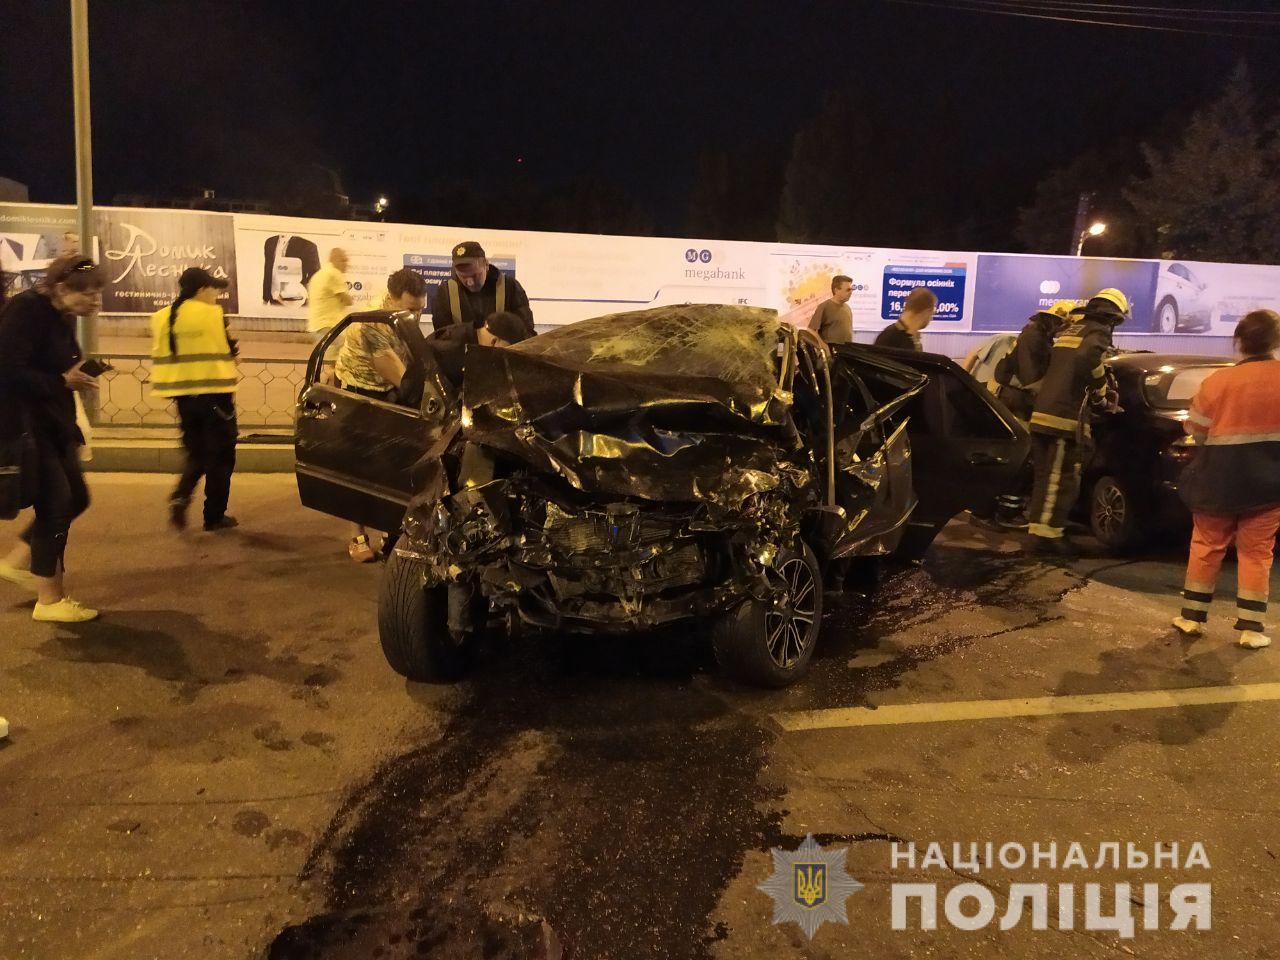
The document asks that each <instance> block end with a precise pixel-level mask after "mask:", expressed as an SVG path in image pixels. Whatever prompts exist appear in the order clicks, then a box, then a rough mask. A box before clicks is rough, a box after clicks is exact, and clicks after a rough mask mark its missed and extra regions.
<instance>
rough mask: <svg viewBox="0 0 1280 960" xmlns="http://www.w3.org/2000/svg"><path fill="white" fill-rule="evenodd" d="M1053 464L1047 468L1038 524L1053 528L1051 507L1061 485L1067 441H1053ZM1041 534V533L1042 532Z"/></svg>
mask: <svg viewBox="0 0 1280 960" xmlns="http://www.w3.org/2000/svg"><path fill="white" fill-rule="evenodd" d="M1053 447H1054V450H1053V466H1052V467H1050V468H1049V482H1048V484H1047V485H1046V486H1045V491H1044V509H1043V510H1041V511H1040V520H1039V525H1040V526H1043V527H1048V528H1049V529H1050V530H1055V529H1057V528H1055V527H1054V526H1053V508H1054V506H1056V504H1057V500H1058V488H1059V487H1060V486H1061V485H1062V461H1063V460H1065V459H1066V456H1067V441H1065V440H1055V441H1054V442H1053ZM1042 536H1043V534H1042Z"/></svg>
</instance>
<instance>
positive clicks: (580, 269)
mask: <svg viewBox="0 0 1280 960" xmlns="http://www.w3.org/2000/svg"><path fill="white" fill-rule="evenodd" d="M94 216H95V221H94V222H95V225H96V230H97V233H98V239H97V246H96V248H95V250H96V254H97V256H98V259H99V261H100V262H101V263H102V264H103V267H104V270H105V271H106V273H107V277H108V281H109V283H108V287H107V290H106V291H105V293H104V297H103V313H105V314H113V313H114V314H139V313H149V312H151V311H152V310H155V309H156V308H157V307H159V306H163V305H164V304H166V303H169V302H170V301H171V300H172V298H173V296H174V295H175V294H176V290H177V277H178V275H179V274H180V273H181V272H182V270H184V269H185V268H186V267H188V266H201V267H204V268H205V269H208V270H210V271H211V272H212V273H213V274H214V275H215V276H220V277H225V278H226V279H227V280H228V281H230V287H229V289H228V290H227V292H226V294H225V296H224V301H223V303H224V306H225V307H226V309H227V312H228V313H229V314H233V315H239V316H242V317H253V318H265V319H268V320H270V319H276V320H279V321H280V326H279V327H276V329H297V330H302V329H303V328H304V327H303V324H304V321H305V318H306V314H307V283H308V281H309V280H310V279H311V277H312V276H313V275H314V274H315V272H316V271H317V270H318V269H319V268H320V266H321V265H322V264H323V263H324V261H325V260H326V259H327V258H328V255H329V251H330V250H331V249H332V248H334V247H342V248H343V249H344V250H345V251H346V252H347V256H348V263H349V265H348V268H347V271H346V275H347V282H348V285H349V287H350V291H351V295H352V299H353V300H354V301H355V306H356V308H357V309H369V308H371V307H375V306H377V305H378V304H379V303H380V302H381V298H382V295H383V292H384V291H385V290H386V281H387V276H388V275H389V274H390V273H391V272H392V271H394V270H397V269H400V268H402V267H406V266H407V267H410V268H411V269H414V270H417V271H419V272H420V273H422V274H423V275H424V276H425V277H426V278H427V281H428V285H429V286H430V287H431V288H432V290H431V292H432V293H434V287H435V286H436V285H438V284H439V282H440V281H441V280H442V279H444V278H446V277H447V276H448V274H449V271H450V269H451V265H452V262H451V258H450V253H451V251H452V250H453V248H454V247H456V246H457V245H458V244H459V243H461V242H462V241H465V240H475V241H478V242H479V243H480V244H481V245H482V246H483V247H484V248H485V250H486V251H487V253H488V256H489V259H490V262H492V263H495V264H496V265H497V266H498V267H499V268H500V269H501V270H503V271H504V272H506V273H507V274H508V275H509V276H515V277H518V279H519V281H520V283H521V285H522V286H523V287H524V289H525V291H526V292H527V293H528V295H529V300H530V304H531V306H532V309H533V313H534V319H535V322H536V323H537V324H538V325H539V326H543V327H546V326H555V325H559V324H564V323H572V322H574V321H576V320H582V319H585V318H587V317H594V316H600V315H602V314H608V313H617V312H623V311H628V310H639V309H643V308H645V307H650V306H661V305H666V304H674V303H729V304H745V305H751V306H765V307H772V308H775V309H777V310H778V311H779V314H780V315H781V316H782V318H783V319H784V320H786V321H788V322H791V323H795V324H801V325H807V324H808V323H809V321H810V319H811V318H812V317H813V314H814V311H815V310H816V309H817V307H818V305H819V304H821V303H822V302H823V301H824V300H826V299H827V298H828V297H829V296H830V295H831V279H832V277H834V276H837V275H843V276H847V277H850V278H851V280H852V284H853V294H852V297H851V298H850V301H849V306H850V309H851V311H852V313H853V326H854V329H855V330H858V331H862V332H864V333H868V332H875V331H879V330H881V329H883V328H884V327H885V326H886V325H887V324H888V323H891V322H893V320H894V319H896V318H897V316H898V314H899V312H900V310H901V304H902V302H903V301H904V300H905V299H906V297H907V295H908V294H909V293H910V292H911V290H912V289H914V288H916V287H925V288H926V289H929V290H932V291H933V292H934V293H935V294H936V295H937V297H938V307H937V310H936V312H935V314H934V323H933V325H932V326H931V327H930V330H929V332H930V333H931V334H937V333H948V334H949V333H959V334H967V333H969V332H971V331H972V332H985V331H1016V330H1019V329H1021V327H1022V326H1023V324H1024V323H1025V322H1026V319H1027V317H1029V316H1030V315H1031V314H1032V313H1034V312H1035V311H1036V310H1039V309H1043V308H1044V307H1047V306H1049V305H1050V304H1052V303H1053V302H1054V301H1055V300H1062V299H1072V300H1076V301H1078V302H1081V303H1083V302H1084V301H1085V300H1086V299H1087V298H1088V297H1090V296H1092V295H1093V294H1094V293H1096V292H1097V291H1098V290H1100V289H1102V288H1104V287H1117V288H1119V289H1120V290H1123V291H1124V293H1125V294H1126V295H1127V296H1128V298H1129V300H1130V301H1131V302H1132V304H1133V315H1132V317H1131V319H1130V320H1129V321H1128V322H1127V323H1125V325H1124V326H1123V328H1122V329H1121V331H1120V332H1121V333H1124V334H1140V335H1166V336H1168V335H1171V334H1172V335H1188V334H1190V335H1199V336H1211V337H1229V336H1230V335H1231V331H1232V329H1233V328H1234V326H1235V323H1236V322H1237V321H1238V320H1239V318H1240V317H1241V316H1242V315H1243V314H1244V313H1246V312H1248V311H1249V310H1250V309H1253V308H1255V307H1259V306H1268V307H1272V308H1274V307H1275V306H1276V305H1277V304H1280V267H1276V266H1266V265H1263V266H1249V265H1242V264H1229V263H1197V262H1190V261H1178V260H1164V261H1159V260H1111V259H1104V258H1097V257H1071V256H1038V255H1026V254H1005V253H975V252H969V251H945V250H904V249H884V248H873V247H839V246H830V245H819V244H792V243H755V242H747V241H727V240H693V239H683V238H670V237H624V236H597V235H591V234H571V233H537V232H532V231H519V230H477V229H471V228H465V227H442V226H415V225H412V224H395V223H367V222H359V221H348V220H313V219H304V218H298V217H278V216H272V215H264V214H227V213H209V212H202V211H192V210H138V209H124V208H113V207H102V208H99V209H97V210H95V211H94ZM77 245H78V238H77V236H76V226H75V210H74V208H73V207H70V206H55V205H49V204H0V270H3V271H4V275H5V283H6V286H7V288H8V289H9V290H10V291H18V290H23V289H26V288H28V287H30V286H32V285H34V284H35V283H38V282H39V280H40V278H41V277H42V276H43V271H44V268H45V267H46V266H47V264H48V263H49V261H50V260H51V259H52V258H54V257H56V256H58V255H60V254H61V253H63V252H66V251H67V250H71V249H74V248H75V247H76V246H77ZM428 303H430V300H428Z"/></svg>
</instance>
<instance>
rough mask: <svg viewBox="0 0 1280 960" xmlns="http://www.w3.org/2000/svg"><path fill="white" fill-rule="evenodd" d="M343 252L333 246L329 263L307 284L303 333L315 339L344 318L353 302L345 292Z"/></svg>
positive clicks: (345, 260)
mask: <svg viewBox="0 0 1280 960" xmlns="http://www.w3.org/2000/svg"><path fill="white" fill-rule="evenodd" d="M346 272H347V251H345V250H343V249H342V248H341V247H334V248H333V249H332V250H330V251H329V262H328V263H326V264H325V265H324V266H323V267H321V268H320V269H319V270H317V271H316V273H315V276H313V277H312V278H311V282H310V283H309V284H307V332H308V333H310V334H311V336H312V339H313V340H315V341H319V339H320V338H321V337H322V336H324V335H325V333H327V332H328V330H329V328H330V327H335V326H337V325H338V321H339V320H341V319H342V318H343V317H345V316H346V315H347V311H348V310H349V309H350V308H351V305H352V304H353V303H354V301H353V300H352V299H351V293H350V291H349V290H348V289H347V277H346Z"/></svg>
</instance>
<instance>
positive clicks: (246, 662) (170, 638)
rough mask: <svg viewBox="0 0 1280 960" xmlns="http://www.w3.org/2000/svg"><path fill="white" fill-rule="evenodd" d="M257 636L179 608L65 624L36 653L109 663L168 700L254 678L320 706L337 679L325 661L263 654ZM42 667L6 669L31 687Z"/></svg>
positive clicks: (263, 642)
mask: <svg viewBox="0 0 1280 960" xmlns="http://www.w3.org/2000/svg"><path fill="white" fill-rule="evenodd" d="M270 645H271V638H270V637H268V636H267V635H265V634H262V633H248V634H232V633H225V632H222V631H219V630H214V629H211V628H209V627H207V626H206V625H205V624H204V623H203V622H202V621H201V620H200V619H199V618H198V617H194V616H192V615H191V614H189V613H184V612H181V611H178V610H150V611H129V612H123V613H119V614H112V615H111V617H110V619H103V620H101V621H98V622H94V623H84V624H71V625H67V626H63V627H59V628H58V632H57V633H55V634H54V636H52V637H51V638H50V639H48V640H46V641H44V642H43V643H42V644H40V646H39V647H38V648H37V652H38V653H39V654H40V656H42V657H44V658H46V659H49V660H61V661H65V662H69V663H98V664H114V665H118V666H123V667H129V668H132V669H136V670H139V671H141V672H143V673H145V674H146V675H147V676H149V677H151V678H153V679H156V680H161V681H165V682H170V683H173V684H174V685H175V688H174V689H175V693H174V696H175V699H176V700H177V701H178V702H180V703H183V704H189V703H192V702H194V701H195V699H196V698H197V697H198V696H199V695H200V693H201V692H202V691H203V690H205V689H206V688H208V687H211V686H218V685H222V684H230V683H238V682H241V681H243V680H245V679H246V678H248V677H261V678H264V679H267V680H270V681H273V682H276V683H280V684H283V685H286V686H291V687H295V688H297V689H298V690H299V691H301V695H300V696H299V699H310V700H313V701H315V702H316V703H317V705H321V704H322V703H323V700H322V698H319V697H317V696H316V694H315V693H314V692H315V691H318V690H321V689H323V688H325V687H327V686H329V685H330V684H332V683H333V682H334V681H336V680H338V679H340V678H341V677H342V676H343V674H342V672H341V671H340V670H339V669H338V668H337V667H335V666H334V665H333V664H332V663H329V662H319V661H315V660H304V659H301V658H300V657H299V656H298V655H297V654H294V653H289V652H284V653H279V654H273V653H271V652H270ZM42 672H43V671H42V669H41V668H40V667H39V665H36V664H30V665H26V666H23V667H19V668H16V669H15V670H11V671H10V673H11V674H14V675H21V676H22V677H23V679H27V680H30V681H31V682H33V683H37V684H38V683H39V682H40V674H41V673H42Z"/></svg>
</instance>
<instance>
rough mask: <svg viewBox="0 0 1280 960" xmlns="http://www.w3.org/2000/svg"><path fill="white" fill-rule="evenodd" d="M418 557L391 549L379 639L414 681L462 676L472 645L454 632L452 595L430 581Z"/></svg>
mask: <svg viewBox="0 0 1280 960" xmlns="http://www.w3.org/2000/svg"><path fill="white" fill-rule="evenodd" d="M425 574H426V569H425V566H424V565H423V564H422V563H421V562H420V561H418V560H412V559H409V558H406V557H402V556H400V554H398V553H396V552H394V551H392V553H391V555H390V556H389V557H388V558H387V563H386V567H385V569H384V570H383V574H382V586H381V589H380V591H379V595H378V639H379V640H381V642H382V653H383V655H384V656H385V657H386V658H387V663H389V664H390V665H391V669H392V670H394V671H395V672H396V673H398V674H400V675H401V676H402V677H405V678H407V679H409V680H416V681H420V682H441V681H450V680H457V679H458V678H459V677H461V676H462V675H463V674H465V673H466V671H467V667H468V665H469V663H470V653H471V649H470V647H471V644H470V643H469V642H467V641H466V640H464V641H462V642H459V641H456V640H454V639H453V637H451V636H450V634H449V594H448V587H447V586H445V585H444V584H438V585H435V586H427V585H426V576H425Z"/></svg>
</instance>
